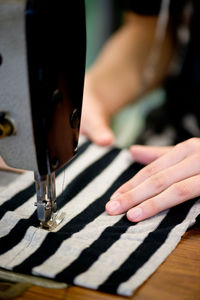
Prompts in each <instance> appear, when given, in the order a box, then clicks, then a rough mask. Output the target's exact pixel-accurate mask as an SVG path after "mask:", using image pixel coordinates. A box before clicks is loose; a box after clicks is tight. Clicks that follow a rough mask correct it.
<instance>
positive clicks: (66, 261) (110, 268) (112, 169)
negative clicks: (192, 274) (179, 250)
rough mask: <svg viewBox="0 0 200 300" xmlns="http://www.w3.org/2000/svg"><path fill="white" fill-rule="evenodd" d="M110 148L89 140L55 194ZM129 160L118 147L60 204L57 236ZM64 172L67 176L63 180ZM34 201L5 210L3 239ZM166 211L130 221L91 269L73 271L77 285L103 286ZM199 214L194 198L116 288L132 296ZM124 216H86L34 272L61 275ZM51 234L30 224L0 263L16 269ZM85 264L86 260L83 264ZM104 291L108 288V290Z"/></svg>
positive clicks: (15, 186)
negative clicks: (61, 216) (109, 159)
mask: <svg viewBox="0 0 200 300" xmlns="http://www.w3.org/2000/svg"><path fill="white" fill-rule="evenodd" d="M109 151H110V148H102V147H98V146H96V145H93V144H91V145H90V146H89V147H88V148H87V150H86V151H85V152H84V153H83V154H82V155H80V156H79V157H77V159H76V160H75V161H74V162H73V163H72V164H71V165H70V166H69V167H68V168H67V169H66V171H65V175H63V173H61V174H60V175H59V176H58V177H57V179H56V182H57V195H58V196H59V195H61V194H62V192H63V190H65V188H66V186H67V185H68V184H69V183H70V182H72V181H73V180H74V179H76V178H77V176H78V175H79V174H80V173H81V172H83V171H84V170H85V169H87V168H88V167H89V166H92V165H93V164H94V163H95V162H96V161H97V160H98V159H100V158H103V157H104V155H105V154H106V153H108V152H109ZM131 164H132V158H131V156H130V154H129V152H128V151H127V150H122V151H120V152H119V154H118V155H117V156H116V157H115V158H114V159H113V161H112V162H111V163H109V164H108V165H107V167H105V168H104V169H103V170H102V172H100V174H99V175H98V176H96V177H95V178H94V179H93V180H91V181H90V182H89V183H88V184H87V185H86V186H85V187H84V188H82V189H81V190H80V192H79V193H77V195H76V196H75V197H74V198H73V199H72V200H71V201H69V202H67V203H66V204H65V205H64V206H63V207H62V208H61V211H62V212H64V213H65V214H66V216H65V219H64V221H63V222H62V223H61V224H60V225H59V226H58V227H57V228H56V229H55V230H54V236H55V239H56V237H58V236H57V234H58V235H59V234H60V232H61V233H62V228H65V226H66V225H67V224H68V223H70V222H71V221H72V220H73V219H74V218H75V217H77V216H78V215H80V214H81V213H82V212H83V211H85V210H87V209H88V207H89V206H90V205H91V204H92V203H93V202H94V200H95V199H98V198H100V197H101V196H103V195H104V193H105V192H106V191H107V190H108V189H109V187H110V186H111V185H112V184H113V182H114V181H115V180H116V179H117V178H118V176H120V174H122V173H123V172H124V171H125V170H126V169H127V168H128V167H129V166H130V165H131ZM63 176H65V179H66V180H65V182H64V183H63ZM32 181H33V176H32V174H31V173H30V172H28V173H26V174H24V175H21V176H20V177H19V178H18V179H17V180H16V181H15V182H14V183H12V184H11V185H10V186H9V187H8V188H7V189H6V190H4V191H3V192H2V193H1V195H0V203H1V204H3V203H5V202H6V201H7V200H8V199H10V197H12V196H13V195H14V194H16V193H17V192H19V191H20V190H21V191H22V190H23V189H25V188H26V187H27V186H28V185H29V184H30V183H31V182H32ZM34 201H35V195H34V196H33V197H31V198H30V199H29V200H28V201H26V202H25V203H24V204H22V205H21V206H19V207H17V208H16V209H15V210H14V211H7V212H6V213H5V214H4V216H3V217H2V219H1V221H0V238H2V237H5V236H6V235H8V234H9V233H10V232H11V230H12V229H13V228H14V227H15V226H16V224H18V222H19V221H20V220H22V219H28V218H29V217H30V216H31V215H32V213H33V212H34V210H35V208H34V206H33V203H34ZM168 212H169V211H164V212H162V213H160V214H158V215H157V216H155V217H152V218H150V219H148V220H145V221H143V222H140V223H138V224H128V226H127V228H126V230H125V231H124V232H123V233H122V234H121V235H120V236H119V238H118V239H116V241H115V242H113V243H112V245H110V247H108V249H106V250H105V251H103V252H102V253H101V254H100V255H99V257H98V259H96V261H95V262H93V263H92V264H91V265H90V266H89V268H87V269H86V270H85V271H84V272H81V273H80V274H77V276H75V278H74V280H73V284H76V285H79V286H83V287H87V288H91V289H100V290H102V289H101V288H100V286H102V284H103V283H104V282H105V281H106V280H108V278H109V277H110V276H112V274H113V273H114V272H116V270H120V268H121V267H122V266H123V264H124V263H125V262H126V261H127V260H128V259H129V258H130V256H131V255H133V254H134V253H135V251H136V250H137V249H138V247H140V246H141V245H142V244H143V243H144V242H145V241H146V239H147V237H148V236H149V235H150V234H151V233H152V232H154V231H155V230H156V229H157V228H158V227H159V226H160V225H161V223H162V222H163V220H165V218H166V217H167V214H168ZM94 213H95V211H94ZM199 213H200V201H196V202H194V204H193V205H192V206H191V207H189V209H188V213H187V214H186V217H184V218H183V220H181V221H180V223H178V224H177V225H175V226H174V227H173V228H172V230H170V231H169V234H168V235H167V237H166V239H165V241H163V243H162V244H161V246H160V247H158V249H157V250H156V251H155V252H154V253H152V255H151V256H150V257H149V259H148V260H147V261H146V262H145V263H144V264H143V265H142V266H141V267H140V268H139V269H138V270H137V271H136V272H135V273H134V274H132V276H130V277H129V278H128V280H125V281H123V278H122V280H121V279H120V281H121V283H120V284H119V286H118V287H117V289H116V291H115V292H116V293H117V294H120V295H125V296H130V295H132V293H133V292H134V291H135V290H136V289H137V288H138V287H139V286H140V285H141V284H142V283H143V282H144V281H145V280H146V279H147V278H148V277H149V276H150V275H151V274H152V273H153V272H154V271H155V270H156V268H157V267H158V266H159V265H160V264H161V263H162V262H163V261H164V260H165V258H166V257H167V256H168V255H169V254H170V253H171V251H172V250H173V249H174V248H175V247H176V245H177V244H178V242H179V241H180V239H181V236H182V235H183V234H184V233H185V231H186V230H187V228H188V227H190V226H191V225H193V224H194V222H195V218H196V217H197V216H198V214H199ZM122 217H123V216H122V215H120V216H113V217H111V216H108V215H107V214H106V212H105V211H102V213H100V214H99V215H98V216H96V217H95V218H94V219H93V220H92V221H89V222H88V223H87V220H85V221H86V224H85V226H83V228H81V229H80V230H78V231H77V232H74V233H72V234H71V236H70V237H68V238H66V239H64V240H63V241H62V243H61V244H60V246H59V247H58V249H57V250H56V251H55V253H53V254H52V255H50V256H49V257H47V258H46V259H45V261H44V262H43V263H41V264H39V265H37V266H35V267H33V268H32V270H31V273H32V274H33V275H36V276H44V277H46V278H51V279H57V278H59V276H58V275H59V274H60V273H61V272H62V271H63V270H64V269H66V268H67V267H69V266H71V265H72V264H73V263H74V262H75V261H76V260H77V259H79V257H80V256H81V254H82V253H83V252H84V251H86V250H87V249H88V248H90V247H91V245H92V244H93V243H94V242H95V241H96V240H98V239H99V238H100V237H101V236H102V234H103V233H104V232H105V230H106V229H108V228H109V229H110V228H111V229H112V228H115V224H117V222H119V221H120V220H121V219H122ZM175 219H176V218H175ZM77 225H79V224H77ZM113 230H114V229H113ZM116 233H117V232H116ZM49 234H50V233H49V232H48V231H45V230H43V229H40V228H38V227H36V226H30V227H28V229H27V230H26V232H25V235H24V236H23V238H22V239H21V240H20V242H19V243H18V244H17V245H15V246H14V247H12V248H11V249H7V251H6V252H5V253H3V254H2V255H0V267H2V268H4V269H7V270H12V269H13V268H14V267H16V266H17V265H19V264H21V263H23V261H25V260H26V259H27V258H29V257H30V256H31V255H33V254H34V252H35V251H39V250H40V248H41V245H42V244H43V242H44V241H45V240H46V238H47V237H48V236H49ZM63 234H64V232H63ZM51 235H52V233H51ZM112 235H113V236H114V235H115V232H112V233H111V236H110V237H111V238H112V237H113V236H112ZM108 238H109V237H108ZM104 242H105V243H106V240H102V243H104ZM155 242H156V241H155ZM51 246H52V245H49V247H51ZM97 250H98V249H97ZM88 259H90V257H88ZM84 263H85V262H84V261H83V265H84ZM57 276H58V277H57ZM63 278H65V277H63ZM59 280H60V278H59ZM67 280H68V279H67V277H66V282H67V283H68V281H67ZM69 283H70V282H69ZM104 291H107V290H106V289H105V290H104ZM108 291H109V290H108ZM111 292H112V291H111Z"/></svg>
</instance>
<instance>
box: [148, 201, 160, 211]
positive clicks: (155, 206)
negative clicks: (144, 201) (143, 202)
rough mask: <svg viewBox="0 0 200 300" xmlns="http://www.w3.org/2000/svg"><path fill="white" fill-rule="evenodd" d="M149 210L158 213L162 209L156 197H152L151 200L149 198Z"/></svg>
mask: <svg viewBox="0 0 200 300" xmlns="http://www.w3.org/2000/svg"><path fill="white" fill-rule="evenodd" d="M148 211H149V212H151V213H153V214H156V213H158V212H159V211H160V210H159V205H158V201H156V199H155V198H151V199H150V200H148Z"/></svg>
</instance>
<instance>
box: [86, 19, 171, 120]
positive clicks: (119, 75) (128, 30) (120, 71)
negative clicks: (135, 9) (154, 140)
mask: <svg viewBox="0 0 200 300" xmlns="http://www.w3.org/2000/svg"><path fill="white" fill-rule="evenodd" d="M156 24H157V17H146V16H140V15H136V14H134V13H126V14H125V18H124V25H123V26H122V27H121V29H120V30H118V31H117V32H116V33H115V34H114V35H113V36H112V38H111V39H110V40H109V41H108V42H107V43H106V45H105V46H104V48H103V50H102V51H101V53H100V55H99V57H98V58H97V60H96V62H95V64H94V65H93V66H92V67H91V69H90V70H89V71H88V73H87V79H86V82H88V84H90V85H91V88H92V89H93V90H94V92H95V94H96V95H98V97H99V99H101V101H102V102H103V103H104V105H105V106H106V108H107V110H108V111H109V113H110V114H111V115H112V114H114V113H115V112H117V111H118V110H120V109H121V108H122V107H123V106H125V105H127V104H129V103H130V102H132V101H135V100H136V99H138V97H139V96H140V95H141V91H142V83H143V74H144V69H145V66H146V62H147V59H148V55H149V53H150V50H151V48H152V44H153V42H154V35H155V29H156ZM172 51H173V38H172V35H171V33H170V27H168V30H167V32H166V36H165V39H164V43H163V46H162V49H161V55H160V58H159V61H158V66H159V67H158V69H157V70H156V72H155V73H156V76H155V78H154V79H153V81H152V82H151V83H150V84H149V85H148V86H147V87H146V90H145V91H142V92H146V91H148V90H150V89H152V88H154V87H155V86H157V85H159V84H160V83H161V82H162V81H163V79H164V78H165V76H166V73H167V70H168V66H169V62H170V59H171V56H172Z"/></svg>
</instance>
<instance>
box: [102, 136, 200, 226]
mask: <svg viewBox="0 0 200 300" xmlns="http://www.w3.org/2000/svg"><path fill="white" fill-rule="evenodd" d="M130 151H131V154H132V156H133V158H134V160H135V161H137V162H140V163H144V164H148V165H147V166H145V167H144V168H143V169H142V170H141V171H140V172H138V173H137V174H136V175H135V176H134V177H133V178H132V179H130V180H129V181H128V182H126V183H125V184H124V185H122V186H121V187H120V188H119V189H118V190H117V191H116V192H115V193H114V194H113V195H112V197H111V199H110V201H109V202H108V203H107V205H106V211H107V213H108V214H110V215H118V214H121V213H125V212H126V213H127V218H128V219H129V220H130V221H132V222H139V221H142V220H144V219H147V218H149V217H151V216H154V215H156V214H158V213H159V212H161V211H163V210H165V209H168V208H170V207H173V206H175V205H178V204H180V203H182V202H184V201H187V200H190V199H192V198H195V197H197V196H199V195H200V185H199V182H200V139H199V138H192V139H189V140H186V141H184V142H182V143H180V144H177V145H176V146H174V147H151V146H132V147H131V148H130Z"/></svg>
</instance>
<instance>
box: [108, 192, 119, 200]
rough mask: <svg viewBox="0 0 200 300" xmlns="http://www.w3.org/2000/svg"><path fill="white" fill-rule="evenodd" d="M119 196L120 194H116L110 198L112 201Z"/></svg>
mask: <svg viewBox="0 0 200 300" xmlns="http://www.w3.org/2000/svg"><path fill="white" fill-rule="evenodd" d="M119 195H120V193H119V192H117V193H114V194H113V195H112V196H111V197H110V200H113V199H115V198H117V197H118V196H119Z"/></svg>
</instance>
